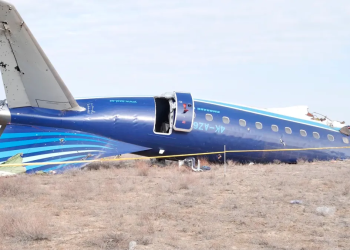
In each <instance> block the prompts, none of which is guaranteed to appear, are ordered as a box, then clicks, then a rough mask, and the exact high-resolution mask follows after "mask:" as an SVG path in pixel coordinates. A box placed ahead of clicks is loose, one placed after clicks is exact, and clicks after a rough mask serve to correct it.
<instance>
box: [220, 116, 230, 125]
mask: <svg viewBox="0 0 350 250" xmlns="http://www.w3.org/2000/svg"><path fill="white" fill-rule="evenodd" d="M222 122H223V123H225V124H229V123H230V118H228V117H227V116H224V117H222Z"/></svg>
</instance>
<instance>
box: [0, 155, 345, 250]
mask: <svg viewBox="0 0 350 250" xmlns="http://www.w3.org/2000/svg"><path fill="white" fill-rule="evenodd" d="M102 167H103V168H102V169H101V168H100V169H98V170H84V171H81V170H79V171H69V172H67V173H65V174H62V175H31V176H28V175H24V176H17V177H6V178H5V177H2V178H0V249H1V250H3V249H128V245H129V242H130V241H135V242H136V243H137V246H136V248H135V249H136V250H138V249H140V250H141V249H298V250H301V249H305V250H306V249H350V182H349V177H350V161H339V162H313V163H299V164H296V165H285V164H270V165H236V164H234V163H230V165H229V166H228V168H227V172H226V173H224V169H223V166H212V170H210V171H206V172H202V173H193V172H191V171H189V170H187V169H186V168H185V167H182V168H180V169H179V168H178V167H177V166H176V165H173V166H166V167H157V166H151V167H150V164H149V162H148V161H136V162H129V163H127V164H117V163H113V164H107V163H105V164H103V166H102ZM92 168H98V165H96V164H95V166H94V167H92ZM105 168H108V169H105ZM292 200H297V201H296V202H295V203H301V204H291V201H292Z"/></svg>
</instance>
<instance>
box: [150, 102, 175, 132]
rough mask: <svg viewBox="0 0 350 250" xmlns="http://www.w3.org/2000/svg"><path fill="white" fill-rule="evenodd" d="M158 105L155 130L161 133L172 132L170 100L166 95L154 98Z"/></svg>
mask: <svg viewBox="0 0 350 250" xmlns="http://www.w3.org/2000/svg"><path fill="white" fill-rule="evenodd" d="M154 101H155V105H156V120H155V124H154V132H155V133H157V134H158V133H160V134H171V131H172V126H171V106H170V103H169V102H170V100H169V99H167V98H164V97H156V98H154Z"/></svg>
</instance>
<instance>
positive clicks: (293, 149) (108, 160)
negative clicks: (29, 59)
mask: <svg viewBox="0 0 350 250" xmlns="http://www.w3.org/2000/svg"><path fill="white" fill-rule="evenodd" d="M325 149H350V146H346V147H322V148H283V149H258V150H226V151H218V152H206V153H195V154H180V155H161V156H150V157H143V156H142V157H133V158H115V159H96V160H80V161H62V162H33V163H21V164H2V165H0V167H19V166H35V165H56V164H73V163H91V162H113V161H130V160H145V159H162V158H176V157H186V156H199V155H213V154H224V153H251V152H280V151H304V150H325Z"/></svg>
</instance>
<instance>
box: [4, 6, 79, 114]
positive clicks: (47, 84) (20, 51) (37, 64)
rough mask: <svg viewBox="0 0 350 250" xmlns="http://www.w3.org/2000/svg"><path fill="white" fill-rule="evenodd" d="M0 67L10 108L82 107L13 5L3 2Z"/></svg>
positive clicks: (74, 108)
mask: <svg viewBox="0 0 350 250" xmlns="http://www.w3.org/2000/svg"><path fill="white" fill-rule="evenodd" d="M0 69H1V73H2V79H3V83H4V88H5V92H6V98H7V103H8V106H9V108H18V107H25V106H32V107H40V108H48V109H56V110H68V109H70V110H82V109H83V108H81V107H79V105H78V103H77V102H76V101H75V99H74V98H73V96H72V94H71V93H70V91H69V90H68V88H67V87H66V85H65V84H64V82H63V81H62V79H61V77H60V76H59V75H58V73H57V72H56V70H55V68H54V67H53V66H52V64H51V63H50V61H49V59H48V58H47V57H46V55H45V53H44V52H43V50H42V49H41V47H40V46H39V44H38V43H37V41H36V40H35V38H34V37H33V35H32V33H31V32H30V30H29V28H28V27H27V25H26V24H25V22H24V21H23V19H22V18H21V16H20V15H19V13H18V12H17V10H16V8H15V7H14V6H12V5H11V4H9V3H6V2H4V1H0Z"/></svg>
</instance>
